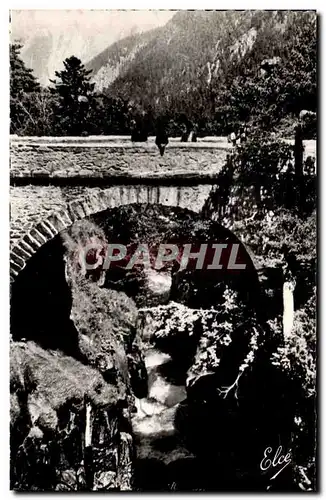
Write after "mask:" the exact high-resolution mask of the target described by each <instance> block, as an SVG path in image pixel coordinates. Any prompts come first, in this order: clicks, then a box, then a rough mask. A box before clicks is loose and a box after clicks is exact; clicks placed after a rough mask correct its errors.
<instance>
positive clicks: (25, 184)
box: [10, 137, 230, 279]
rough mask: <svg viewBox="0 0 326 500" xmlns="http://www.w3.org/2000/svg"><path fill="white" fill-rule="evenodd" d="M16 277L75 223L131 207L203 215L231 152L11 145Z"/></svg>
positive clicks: (109, 143)
mask: <svg viewBox="0 0 326 500" xmlns="http://www.w3.org/2000/svg"><path fill="white" fill-rule="evenodd" d="M10 150H11V168H10V184H11V193H10V219H11V228H10V230H11V234H10V236H11V238H10V239H11V254H10V274H11V278H12V279H14V278H15V276H17V274H18V273H19V271H20V270H21V269H23V268H24V267H25V265H26V262H27V260H28V259H29V258H30V257H31V256H32V255H33V254H34V253H35V252H36V251H37V250H38V249H39V248H40V247H41V246H42V245H43V244H44V243H46V242H47V241H48V240H50V239H52V238H53V237H54V236H55V235H56V234H58V233H59V232H60V231H62V230H64V229H65V228H67V227H68V226H70V225H71V224H73V222H74V221H76V220H79V219H82V218H84V217H87V216H89V215H92V214H95V213H97V212H100V211H103V210H106V209H108V208H114V207H117V206H120V205H127V204H131V203H150V204H161V205H166V206H171V207H181V208H188V209H191V210H193V211H194V212H200V211H201V209H202V207H203V205H204V203H205V201H206V199H207V198H208V196H209V193H210V191H211V189H212V186H213V185H214V183H215V179H216V176H217V174H218V172H219V170H220V169H221V167H222V166H223V164H224V162H225V159H226V155H227V153H228V151H229V150H230V145H229V144H228V143H227V142H226V140H225V139H224V138H214V139H209V138H208V139H206V140H202V141H200V142H197V143H180V142H178V141H176V140H173V139H172V140H170V144H169V145H168V147H167V149H166V151H165V154H164V156H163V157H161V156H160V155H159V151H158V149H157V147H156V146H155V144H154V140H153V138H150V139H149V141H148V142H147V143H131V142H130V140H129V138H121V137H110V138H108V137H102V138H101V137H90V138H87V139H85V138H62V137H61V138H59V137H58V138H56V137H52V138H49V137H46V138H35V137H34V138H31V137H28V138H23V137H12V138H11V143H10Z"/></svg>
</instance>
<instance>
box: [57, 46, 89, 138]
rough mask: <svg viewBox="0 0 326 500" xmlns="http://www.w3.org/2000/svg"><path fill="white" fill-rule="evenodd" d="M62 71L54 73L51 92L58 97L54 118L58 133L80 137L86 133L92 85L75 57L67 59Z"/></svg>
mask: <svg viewBox="0 0 326 500" xmlns="http://www.w3.org/2000/svg"><path fill="white" fill-rule="evenodd" d="M63 64H64V70H62V71H56V72H55V76H56V79H55V80H51V83H52V84H53V85H54V88H53V89H52V92H53V94H54V95H56V96H57V97H58V101H57V106H56V117H57V119H58V131H59V133H60V132H61V134H62V135H81V134H82V133H83V132H88V127H89V122H88V119H89V114H90V107H91V102H92V99H93V91H94V84H93V83H90V76H89V75H90V73H91V71H87V70H86V69H85V67H84V65H83V64H82V62H81V61H80V59H78V58H77V57H75V56H71V57H69V58H67V59H66V60H65V61H64V62H63Z"/></svg>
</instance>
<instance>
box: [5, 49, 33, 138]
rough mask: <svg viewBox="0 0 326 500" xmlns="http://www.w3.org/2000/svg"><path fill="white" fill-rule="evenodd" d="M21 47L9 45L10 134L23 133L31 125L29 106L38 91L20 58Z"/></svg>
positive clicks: (31, 74) (30, 71) (31, 116)
mask: <svg viewBox="0 0 326 500" xmlns="http://www.w3.org/2000/svg"><path fill="white" fill-rule="evenodd" d="M21 48H22V45H20V44H19V43H13V44H12V45H10V119H11V120H10V132H11V133H24V132H23V131H24V129H25V127H26V126H27V124H32V123H33V120H34V119H33V115H32V114H31V112H30V109H29V108H30V104H31V103H32V102H33V101H34V99H35V94H38V93H39V91H40V85H39V83H38V82H37V80H36V78H35V77H34V76H33V72H32V70H31V69H29V68H26V66H25V63H24V61H23V60H22V59H21V57H20V51H21Z"/></svg>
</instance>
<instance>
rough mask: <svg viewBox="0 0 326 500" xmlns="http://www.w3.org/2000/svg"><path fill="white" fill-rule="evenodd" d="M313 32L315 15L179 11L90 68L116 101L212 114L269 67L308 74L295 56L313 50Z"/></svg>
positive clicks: (118, 45) (99, 85) (110, 50)
mask: <svg viewBox="0 0 326 500" xmlns="http://www.w3.org/2000/svg"><path fill="white" fill-rule="evenodd" d="M315 25H316V14H315V12H313V11H308V12H303V11H252V10H246V11H181V12H177V13H176V14H175V15H174V16H173V18H172V19H171V20H170V21H169V22H167V23H166V25H164V26H162V27H159V28H156V29H154V30H152V31H150V32H148V33H145V34H137V35H135V36H132V37H128V38H126V39H124V40H121V41H119V42H117V43H115V44H114V45H112V46H110V47H108V48H107V49H106V50H105V51H103V52H101V54H99V55H98V56H97V57H95V58H93V59H92V60H91V61H90V62H89V63H88V65H87V67H88V69H92V70H93V80H94V82H95V83H96V87H97V89H98V90H104V89H107V92H108V93H109V94H110V95H111V96H120V97H123V98H124V99H127V100H129V101H136V102H139V103H141V104H142V105H143V106H148V105H151V106H154V107H155V106H156V107H159V108H160V109H164V108H173V109H180V110H182V109H184V108H187V109H189V107H190V108H192V107H193V108H198V106H199V103H201V106H203V107H207V106H211V107H212V109H214V106H215V103H216V101H217V100H218V98H219V92H220V91H221V89H223V91H224V90H225V89H228V88H230V87H231V85H232V83H233V81H234V78H245V77H250V78H252V79H253V81H254V80H255V78H256V77H257V75H262V74H263V73H264V71H265V73H266V72H267V73H268V70H269V65H271V66H273V65H278V66H279V67H281V68H282V67H285V68H290V69H289V71H290V72H291V71H292V73H293V75H295V73H296V72H297V69H298V68H299V69H300V68H301V67H302V69H304V65H305V63H307V64H308V63H309V61H308V62H307V61H303V63H302V62H300V61H297V62H298V68H296V67H294V66H293V64H294V62H293V61H292V59H293V50H295V51H296V52H295V54H297V53H299V52H300V50H301V51H302V58H304V57H305V55H304V52H305V50H306V46H307V43H308V45H309V43H310V41H311V36H312V37H314V40H315V44H316V26H315ZM310 28H311V30H310V33H309V36H310V38H309V40H308V39H306V38H307V36H308V35H306V31H307V29H310ZM305 37H306V38H305ZM302 44H303V46H302ZM300 45H301V46H302V47H301V49H300ZM309 50H310V49H309ZM311 50H312V51H313V50H315V49H314V47H312V49H311ZM308 56H309V57H310V54H309V55H308ZM308 56H307V57H308ZM298 57H299V56H298ZM309 64H310V63H309ZM309 64H308V65H309ZM264 68H265V69H264ZM266 68H267V69H266ZM310 69H311V68H310ZM307 71H308V69H307ZM311 71H314V68H313V69H311ZM292 73H291V75H292ZM258 83H259V82H258Z"/></svg>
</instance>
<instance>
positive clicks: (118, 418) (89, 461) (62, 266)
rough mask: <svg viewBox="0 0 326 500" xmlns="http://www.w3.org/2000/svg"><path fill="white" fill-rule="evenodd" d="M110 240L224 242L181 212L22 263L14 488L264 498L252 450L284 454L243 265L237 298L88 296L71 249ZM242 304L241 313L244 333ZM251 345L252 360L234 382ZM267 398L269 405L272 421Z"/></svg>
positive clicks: (152, 289) (131, 280)
mask: <svg viewBox="0 0 326 500" xmlns="http://www.w3.org/2000/svg"><path fill="white" fill-rule="evenodd" d="M167 210H169V211H168V212H167ZM171 222H172V225H171ZM122 227H123V230H124V235H126V237H129V238H130V239H131V241H132V240H133V239H134V238H136V239H138V238H142V237H143V238H145V240H146V239H150V240H151V239H152V238H156V239H158V241H160V239H162V238H163V239H164V238H167V237H168V236H169V235H170V236H172V235H173V234H174V231H175V234H176V235H177V236H178V238H180V237H181V238H182V237H184V238H187V235H188V233H189V234H196V232H195V228H197V229H196V230H197V231H199V233H198V234H202V233H204V234H205V237H206V238H207V237H209V238H213V239H214V238H223V237H224V238H225V237H226V236H227V237H228V238H231V239H232V238H235V237H234V236H233V235H232V233H230V232H229V231H228V230H226V229H224V228H222V227H221V226H219V225H218V224H216V223H214V222H212V221H204V220H202V219H201V217H200V216H199V215H196V214H194V213H192V212H190V211H188V210H184V209H180V208H175V209H171V208H169V209H167V208H164V207H156V208H154V207H153V208H152V209H151V210H149V208H148V207H146V210H145V209H144V207H142V206H141V205H134V206H131V207H124V208H116V209H113V210H111V211H104V212H102V213H99V214H97V215H96V216H93V217H91V218H88V219H85V220H84V221H80V222H79V223H78V224H77V223H75V225H73V226H72V227H71V228H70V229H69V231H65V232H63V233H62V234H60V235H59V236H57V237H56V238H54V239H53V240H52V241H50V242H48V243H47V244H45V245H44V246H43V247H41V249H40V250H39V251H38V252H37V253H36V254H35V255H34V256H33V257H32V258H31V259H30V261H29V262H28V264H27V265H26V267H25V269H24V270H23V271H21V273H19V276H18V277H17V278H16V280H15V282H14V284H13V287H12V301H11V307H12V311H11V312H12V327H11V330H12V338H13V339H12V369H11V372H12V382H11V391H12V432H11V436H12V464H11V473H12V488H14V489H17V490H23V491H25V490H33V489H41V490H52V489H54V490H56V491H62V490H64V491H72V490H73V491H76V490H78V491H79V490H96V491H106V490H118V491H121V490H138V491H139V490H140V491H150V490H153V489H155V491H157V490H161V491H193V490H200V489H204V490H207V491H210V490H214V489H215V490H216V489H225V490H230V489H233V490H234V488H235V489H237V488H243V489H252V487H253V484H254V485H255V488H257V489H259V488H260V487H261V486H262V485H265V486H266V484H267V483H268V478H266V477H262V476H261V475H260V474H258V473H257V470H256V466H257V460H259V457H260V455H261V453H262V451H263V449H261V448H260V447H263V448H264V445H265V443H268V444H269V443H274V442H276V441H277V440H278V439H279V434H277V433H276V429H278V432H279V431H280V429H281V430H282V431H281V432H282V439H283V441H284V442H287V440H288V439H289V437H288V436H289V433H290V430H291V429H290V423H289V422H287V421H285V420H284V407H283V406H284V401H283V402H282V394H283V387H282V384H283V381H281V380H279V379H278V378H276V376H275V374H274V373H273V376H271V373H270V371H272V372H273V370H272V367H271V366H270V365H269V362H268V348H267V344H266V341H264V335H263V332H262V330H261V326H260V324H259V321H257V319H256V317H255V312H254V308H253V303H254V302H255V296H253V297H252V300H253V302H250V300H249V296H248V294H247V292H246V289H247V291H248V290H249V289H248V287H247V288H246V286H247V285H248V286H249V284H250V290H253V287H252V284H253V281H252V280H253V279H255V270H254V268H253V266H252V263H251V267H250V269H249V274H248V277H249V275H250V276H251V280H249V279H247V280H244V282H243V283H244V285H245V286H244V288H243V286H242V287H241V286H240V282H241V280H236V279H235V280H233V281H232V280H229V281H228V283H226V282H225V281H223V280H222V281H221V280H220V281H219V280H217V281H216V280H215V281H214V280H211V281H209V280H208V281H207V276H206V275H205V278H203V280H200V277H199V276H198V275H196V273H191V272H188V273H185V274H183V273H175V272H174V271H173V270H172V272H171V275H170V276H168V273H167V274H166V276H165V278H164V279H163V277H160V280H159V281H157V279H156V278H157V276H155V275H154V274H155V273H154V274H151V275H148V276H145V278H146V279H143V277H142V276H140V275H139V276H138V277H137V275H135V276H134V277H132V276H127V275H126V276H121V275H120V276H115V275H114V273H109V272H107V274H106V276H104V279H102V278H103V277H101V276H97V278H96V279H99V278H100V281H98V282H96V280H95V282H92V281H89V280H86V279H85V277H83V276H80V275H79V274H78V273H77V274H76V271H75V270H74V269H75V268H74V266H73V265H72V264H73V260H72V256H73V255H74V251H75V249H76V247H77V246H78V245H79V244H81V243H82V242H83V241H84V239H85V238H86V239H87V238H89V237H90V236H91V235H93V236H97V237H101V238H105V239H110V238H112V237H113V236H115V237H117V238H118V237H119V234H120V231H121V228H122ZM168 228H170V229H169V230H168ZM169 231H170V232H169ZM171 231H172V233H171ZM202 236H203V234H202ZM249 262H251V261H250V258H249V256H248V263H249ZM90 277H91V276H90ZM220 278H221V277H220ZM135 279H136V281H135ZM137 280H138V281H137ZM186 284H188V286H186ZM239 286H240V288H239ZM203 287H204V288H203ZM229 288H230V290H229V291H228V289H229ZM195 289H197V290H198V289H200V290H201V291H202V293H199V294H195V293H193V291H194V290H195ZM204 290H205V292H204ZM232 290H233V291H235V292H236V293H237V294H238V295H237V296H238V297H239V302H238V304H237V303H235V304H234V306H232V307H235V309H234V313H232V314H231V315H230V313H229V312H227V307H229V306H226V302H225V301H226V299H225V293H226V292H227V293H228V294H230V293H231V295H232V293H233V292H232ZM240 297H242V299H241V300H240ZM256 298H257V297H256ZM242 301H244V307H246V308H247V307H249V309H250V311H251V314H248V313H247V317H250V318H251V319H250V321H249V322H248V321H247V322H246V323H242V321H241V314H242V313H241V311H242V307H243V306H242V305H241V304H242ZM256 306H257V304H256ZM211 308H213V309H211ZM36 309H37V311H38V313H37V314H35V310H36ZM164 311H166V314H167V315H168V318H170V319H171V321H172V323H171V322H170V323H168V322H167V321H166V319H165V317H164V315H165V312H164ZM153 313H154V316H153ZM194 314H195V315H197V319H195V318H194V319H191V321H188V320H187V317H190V318H193V315H194ZM209 314H210V315H211V316H207V315H209ZM206 316H207V318H206ZM49 318H51V321H49ZM146 318H147V319H146ZM154 318H155V321H154ZM160 318H161V319H160ZM205 318H206V319H205ZM226 321H229V322H231V325H233V330H234V331H233V333H232V335H231V337H230V340H228V342H225V344H224V343H223V342H220V338H219V336H218V335H215V334H214V335H213V336H212V335H210V332H212V331H213V332H214V331H216V328H218V327H219V326H218V325H219V324H220V325H225V326H226ZM168 324H170V326H168ZM146 325H147V326H146ZM223 328H224V327H223ZM160 329H161V334H160V335H159V334H158V331H159V330H160ZM162 329H163V330H162ZM256 334H257V335H258V336H257V335H256ZM254 338H255V339H256V340H255V341H257V342H258V343H257V348H259V356H258V357H257V358H256V357H255V355H254V354H253V356H254V363H253V364H252V366H251V365H250V363H249V361H248V363H247V364H249V365H250V366H249V369H247V368H244V370H245V371H244V374H243V376H242V375H241V376H240V372H241V370H240V368H239V367H240V366H241V365H243V364H244V362H245V360H246V359H247V357H248V351H250V349H251V346H252V345H254V344H252V340H253V339H254ZM259 339H260V340H259ZM229 342H231V344H230V346H229ZM254 346H255V345H254ZM255 349H256V347H254V352H255ZM206 352H207V353H212V360H213V361H214V360H216V356H217V358H218V359H217V361H216V363H217V364H216V366H215V368H214V365H212V364H211V360H210V358H209V357H208V358H207V357H205V356H206V354H205V353H206ZM209 356H211V354H210V355H209ZM218 360H219V361H218ZM248 360H249V358H248ZM258 374H259V375H258ZM268 380H269V381H272V382H269V384H267V381H268ZM226 388H228V390H226ZM266 394H268V396H270V395H271V394H273V397H271V399H270V401H273V405H274V404H275V401H278V402H279V404H277V405H276V408H273V406H271V404H269V398H267V401H266V400H265V398H264V395H266ZM274 395H275V397H274ZM287 404H289V405H291V402H290V401H288V402H287ZM282 405H283V406H282ZM262 422H263V425H262V424H261V423H262ZM254 436H255V442H256V443H259V444H257V446H256V447H253V446H252V444H251V440H252V439H253V437H254ZM257 436H258V437H259V439H258V438H257ZM256 438H257V439H256ZM229 449H231V450H232V453H231V455H230V454H229V453H226V450H229ZM211 456H213V457H214V458H213V460H210V461H209V463H208V457H211ZM235 456H236V457H237V460H235V458H234V457H235ZM227 457H228V460H226V458H227ZM28 461H29V463H33V464H34V465H33V467H32V468H31V469H30V467H28V466H27V467H26V464H27V463H28ZM239 468H240V469H241V471H242V473H241V475H240V476H239V475H238V474H237V470H238V469H239ZM216 471H220V474H217V473H216ZM284 481H285V482H284ZM284 481H283V482H282V484H281V488H282V487H283V488H284V485H285V486H286V481H287V479H284Z"/></svg>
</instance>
